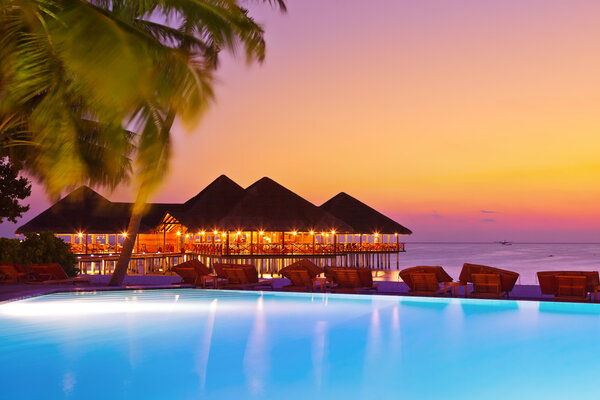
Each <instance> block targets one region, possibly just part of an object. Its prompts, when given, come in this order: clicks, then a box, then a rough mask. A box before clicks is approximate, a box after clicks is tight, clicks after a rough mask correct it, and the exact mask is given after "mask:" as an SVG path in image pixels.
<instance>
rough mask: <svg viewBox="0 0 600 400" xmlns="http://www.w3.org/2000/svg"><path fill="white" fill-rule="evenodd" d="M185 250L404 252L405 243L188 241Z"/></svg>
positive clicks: (234, 252) (225, 252) (231, 252)
mask: <svg viewBox="0 0 600 400" xmlns="http://www.w3.org/2000/svg"><path fill="white" fill-rule="evenodd" d="M185 250H186V251H189V252H193V253H197V254H203V255H232V256H233V255H257V256H259V255H339V254H346V253H363V252H368V253H371V252H373V253H378V252H379V253H397V252H404V251H405V249H404V243H398V244H396V243H361V244H359V243H336V244H333V243H315V244H314V245H313V244H312V243H286V244H281V243H253V244H250V243H230V244H229V247H227V245H225V244H223V243H193V244H192V243H187V244H186V245H185Z"/></svg>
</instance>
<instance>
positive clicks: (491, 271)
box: [459, 263, 519, 298]
mask: <svg viewBox="0 0 600 400" xmlns="http://www.w3.org/2000/svg"><path fill="white" fill-rule="evenodd" d="M474 275H477V276H474ZM517 279H519V274H518V273H516V272H512V271H507V270H504V269H499V268H494V267H488V266H487V265H478V264H469V263H465V264H464V265H463V268H462V270H461V271H460V277H459V281H460V282H461V283H463V284H467V283H473V291H472V292H471V293H469V296H473V297H484V298H500V297H503V296H506V297H508V295H509V293H510V292H511V291H512V290H513V288H514V287H515V284H516V283H517Z"/></svg>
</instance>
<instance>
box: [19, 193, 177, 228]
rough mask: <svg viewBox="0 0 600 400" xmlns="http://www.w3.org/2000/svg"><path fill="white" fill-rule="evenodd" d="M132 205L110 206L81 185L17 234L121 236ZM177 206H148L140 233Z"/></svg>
mask: <svg viewBox="0 0 600 400" xmlns="http://www.w3.org/2000/svg"><path fill="white" fill-rule="evenodd" d="M131 206H132V204H131V203H113V202H111V201H110V200H108V199H107V198H105V197H103V196H101V195H100V194H98V193H97V192H95V191H94V190H92V189H90V188H89V187H87V186H81V187H79V188H77V189H75V190H74V191H72V192H71V193H69V194H68V195H67V196H65V197H63V198H62V199H61V200H59V201H58V202H56V203H55V204H54V205H52V206H51V207H50V208H48V209H47V210H45V211H43V212H42V213H40V214H39V215H37V216H36V217H35V218H33V219H31V220H30V221H29V222H27V223H26V224H25V225H23V226H21V227H20V228H19V229H17V232H16V233H26V232H44V231H50V232H55V233H77V232H93V233H110V234H113V233H120V232H123V231H125V230H127V225H128V223H129V217H130V216H131ZM173 207H180V205H178V204H160V203H158V204H157V203H155V204H150V205H149V207H148V210H147V212H146V214H145V215H144V217H143V218H142V223H141V225H140V232H142V233H144V232H149V231H151V230H152V229H153V228H154V227H156V226H157V225H158V224H159V223H160V221H161V219H162V217H163V216H164V214H165V212H166V210H167V209H170V208H173Z"/></svg>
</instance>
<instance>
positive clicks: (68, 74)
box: [0, 0, 285, 285]
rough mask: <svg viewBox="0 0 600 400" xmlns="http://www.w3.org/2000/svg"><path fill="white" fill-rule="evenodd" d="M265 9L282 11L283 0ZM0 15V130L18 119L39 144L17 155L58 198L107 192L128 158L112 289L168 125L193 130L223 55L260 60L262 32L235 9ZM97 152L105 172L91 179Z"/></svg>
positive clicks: (48, 2) (203, 5)
mask: <svg viewBox="0 0 600 400" xmlns="http://www.w3.org/2000/svg"><path fill="white" fill-rule="evenodd" d="M264 1H265V2H268V3H274V4H277V5H278V6H279V7H280V9H281V10H285V5H284V2H283V0H264ZM0 6H1V8H0V13H1V14H0V38H1V39H0V60H2V61H0V121H2V120H6V119H7V116H11V115H17V116H18V119H19V120H21V121H24V123H22V124H18V125H17V126H18V129H16V130H18V131H20V134H21V135H23V134H25V135H26V136H27V138H30V139H31V140H30V141H31V142H32V143H34V144H35V145H34V146H29V147H31V148H33V149H34V150H26V151H24V153H25V155H22V157H21V158H22V159H23V160H25V163H24V165H25V167H26V168H27V169H28V170H29V171H31V172H33V173H34V174H36V176H38V177H39V178H40V179H41V180H42V181H43V182H44V183H45V185H46V188H47V190H48V191H49V192H50V193H57V192H58V193H60V191H61V190H63V189H64V188H65V187H68V186H72V185H74V184H79V183H81V182H84V181H88V182H89V181H91V182H92V183H100V184H104V185H108V186H113V185H115V184H116V182H118V181H119V180H120V179H126V178H127V177H128V176H129V174H130V170H129V168H128V166H129V164H128V163H127V162H124V163H121V164H117V163H118V160H123V159H127V160H128V159H129V156H130V155H133V157H132V158H133V160H134V164H133V171H134V172H133V175H134V176H135V177H136V180H137V185H138V187H139V190H138V194H137V198H136V200H135V205H134V207H133V210H132V216H131V220H130V223H129V227H128V235H127V238H126V240H125V243H124V245H123V251H122V252H121V256H120V259H119V261H118V263H117V267H116V268H115V272H114V274H113V277H112V279H111V283H110V284H111V285H120V284H121V283H122V281H123V279H124V277H125V275H126V271H127V267H128V264H129V259H130V257H131V252H132V250H133V245H134V243H135V240H136V237H137V233H138V230H139V225H140V221H141V218H142V215H143V212H144V205H145V204H146V203H147V200H148V198H149V196H150V194H151V193H152V192H153V191H154V190H155V188H156V186H157V184H158V182H159V181H160V179H161V178H162V176H163V174H164V172H165V171H166V169H167V166H168V161H169V158H170V139H171V137H170V132H171V128H172V126H173V122H174V121H175V118H176V117H177V118H180V119H181V120H182V121H183V122H184V123H187V124H193V123H194V122H196V121H197V120H198V118H199V117H200V116H201V115H202V112H203V111H204V110H205V109H206V108H207V106H208V105H209V104H210V101H211V99H212V98H213V91H212V83H213V71H214V70H215V69H216V68H217V67H218V55H219V53H220V52H221V51H222V50H227V51H231V52H234V51H236V49H238V48H240V47H241V48H243V50H244V51H245V55H246V58H247V60H248V61H249V62H251V61H262V60H263V59H264V55H265V42H264V32H263V30H262V28H261V27H260V26H259V25H258V24H257V23H256V22H255V21H254V20H253V19H252V18H251V17H250V16H249V14H248V10H247V9H245V8H244V7H242V6H241V5H240V4H239V1H238V0H176V1H175V0H144V1H140V0H137V1H133V0H131V1H125V0H112V1H108V0H96V1H83V0H68V1H57V0H0ZM9 125H10V124H9ZM13 125H14V124H13ZM124 127H125V128H128V129H129V131H128V130H126V129H124ZM90 128H93V129H90ZM7 131H8V132H9V133H11V134H12V133H14V132H15V127H14V126H13V127H12V131H9V130H7ZM130 131H133V132H135V134H129V133H130ZM0 132H1V131H0ZM23 132H24V133H23ZM3 135H4V134H3ZM9 136H10V135H9ZM82 136H83V138H84V140H83V141H82V140H81V139H82ZM24 142H27V140H25V141H24ZM82 143H83V146H82ZM98 150H100V155H101V156H100V157H98V158H99V159H100V160H99V162H101V163H103V164H101V168H99V170H101V172H96V176H94V179H91V177H92V176H93V174H92V172H93V171H91V170H89V169H88V167H89V166H90V164H89V162H88V161H89V157H90V153H94V152H95V151H98ZM132 150H133V152H132ZM116 165H118V167H117V166H116ZM104 168H106V170H104ZM97 170H98V168H96V171H97Z"/></svg>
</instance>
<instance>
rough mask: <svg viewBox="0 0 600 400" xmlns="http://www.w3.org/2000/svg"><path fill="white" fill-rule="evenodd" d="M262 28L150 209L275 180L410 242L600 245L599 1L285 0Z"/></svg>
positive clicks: (181, 141)
mask: <svg viewBox="0 0 600 400" xmlns="http://www.w3.org/2000/svg"><path fill="white" fill-rule="evenodd" d="M255 15H257V19H258V20H259V21H261V22H262V23H263V24H264V26H265V29H266V31H267V45H268V54H267V60H266V62H265V63H264V64H263V65H260V66H259V65H255V66H250V67H248V66H247V65H245V63H244V62H243V60H232V59H231V58H227V59H225V60H224V62H223V66H222V69H221V71H220V73H219V77H220V80H221V83H220V84H219V86H218V88H217V97H218V99H217V103H216V104H215V106H214V107H213V108H212V110H211V111H210V113H209V115H208V116H207V117H206V118H205V120H204V121H203V122H202V123H201V125H200V126H198V127H196V128H195V129H193V132H190V133H189V134H185V133H184V129H183V128H181V127H178V128H177V130H176V132H175V146H174V160H173V163H172V168H171V173H170V175H169V177H168V179H167V180H166V182H165V183H164V185H163V187H162V190H161V191H160V193H158V194H157V196H156V200H162V201H184V200H186V199H188V198H189V197H190V196H192V195H193V194H195V193H197V192H198V191H199V190H200V189H201V188H203V187H204V186H205V185H206V184H208V183H209V182H210V181H212V180H213V179H214V178H216V177H217V176H218V175H219V174H221V173H225V174H227V175H228V176H230V177H231V178H232V179H234V180H235V181H237V182H238V183H240V184H241V185H243V186H247V185H249V184H251V183H252V182H254V181H255V180H257V179H259V178H261V177H262V176H269V177H271V178H273V179H275V180H277V181H279V182H280V183H282V184H283V185H285V186H287V187H288V188H290V189H292V190H294V191H295V192H297V193H298V194H300V195H302V196H304V197H306V198H307V199H308V200H311V201H313V202H314V203H316V204H321V203H322V202H324V201H325V200H327V199H328V198H330V197H331V196H333V195H335V194H336V193H338V192H340V191H346V192H347V193H349V194H351V195H353V196H355V197H357V198H359V199H361V200H363V201H365V202H366V203H368V204H370V205H372V206H373V207H375V208H376V209H379V210H380V211H382V212H384V213H386V214H388V215H389V216H391V217H393V218H395V219H397V220H398V222H400V223H402V224H405V225H406V226H408V227H409V228H410V229H412V230H413V231H414V232H415V235H413V238H411V240H424V241H425V240H442V241H444V240H448V241H453V240H456V241H462V240H469V241H471V240H473V241H481V240H502V239H509V240H516V241H600V205H599V199H600V185H599V182H600V160H599V157H598V156H599V153H600V112H599V110H600V74H599V72H598V71H600V24H599V23H598V18H597V17H598V15H600V2H599V1H597V0H589V1H583V0H570V1H567V0H564V1H554V0H545V1H543V2H541V1H539V0H536V1H529V0H503V1H477V0H471V1H466V0H463V1H454V0H437V1H434V0H419V1H417V0H413V1H399V0H396V1H390V0H387V1H379V0H372V1H368V2H365V1H357V0H344V1H341V0H295V1H294V0H291V1H290V2H289V12H288V13H287V14H285V15H281V14H280V13H278V12H276V11H272V10H269V9H268V8H265V7H258V8H257V10H256V11H255ZM130 193H131V192H130V190H128V189H126V188H121V189H119V190H117V191H116V192H115V193H113V195H112V196H110V197H111V198H112V199H115V200H117V199H118V200H123V199H130V198H131V195H130ZM34 197H35V198H34V206H35V207H38V208H39V207H42V206H41V204H43V202H41V200H39V198H40V197H41V190H39V189H38V188H36V190H35V193H34ZM32 211H33V210H32ZM38 211H39V210H38ZM482 211H487V212H482ZM490 211H491V212H490ZM34 215H35V214H34ZM31 216H33V215H31V214H29V215H28V217H27V218H25V219H29V218H30V217H31Z"/></svg>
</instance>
